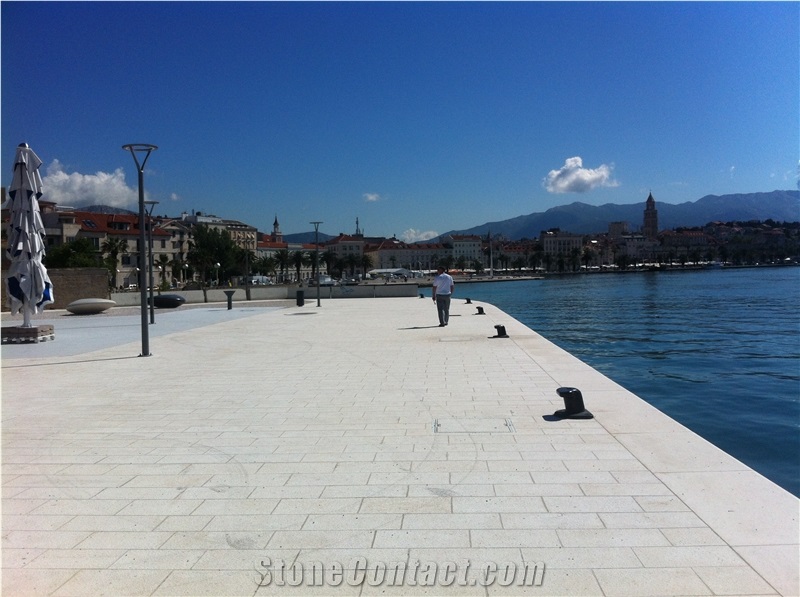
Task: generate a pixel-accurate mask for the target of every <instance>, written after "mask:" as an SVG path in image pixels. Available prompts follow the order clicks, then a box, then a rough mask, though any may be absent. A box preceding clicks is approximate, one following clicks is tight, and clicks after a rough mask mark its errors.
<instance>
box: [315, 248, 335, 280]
mask: <svg viewBox="0 0 800 597" xmlns="http://www.w3.org/2000/svg"><path fill="white" fill-rule="evenodd" d="M319 258H320V260H321V261H322V263H324V264H325V273H326V274H328V275H329V276H330V275H331V271H332V270H333V265H334V264H335V263H336V259H337V258H338V256H337V255H336V251H331V250H330V249H327V250H326V251H325V252H324V253H323V254H322V255H320V256H319Z"/></svg>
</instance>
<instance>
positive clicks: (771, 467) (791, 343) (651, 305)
mask: <svg viewBox="0 0 800 597" xmlns="http://www.w3.org/2000/svg"><path fill="white" fill-rule="evenodd" d="M455 297H457V298H459V299H461V298H466V297H470V298H472V299H475V300H481V301H487V302H490V303H492V304H494V305H496V306H497V307H499V308H500V309H502V310H503V311H505V312H506V313H508V314H509V315H511V316H513V317H515V318H516V319H519V320H520V321H522V322H523V323H525V324H526V325H528V326H529V327H531V328H532V329H534V330H536V331H537V332H538V333H540V334H542V335H543V336H545V337H546V338H547V339H549V340H550V341H552V342H554V343H556V344H557V345H559V346H560V347H562V348H564V349H565V350H567V351H569V352H571V353H572V354H574V355H576V356H577V357H579V358H581V359H582V360H583V361H585V362H586V363H588V364H590V365H591V366H593V367H595V368H596V369H598V370H599V371H601V372H603V373H604V374H605V375H607V376H608V377H610V378H612V379H613V380H614V381H616V382H618V383H619V384H621V385H622V386H624V387H626V388H627V389H629V390H630V391H632V392H634V393H635V394H637V395H638V396H640V397H641V398H643V399H644V400H647V401H648V402H650V403H651V404H653V405H654V406H655V407H657V408H659V409H660V410H662V411H663V412H665V413H666V414H668V415H669V416H671V417H672V418H674V419H675V420H677V421H679V422H680V423H682V424H683V425H685V426H686V427H689V428H690V429H692V430H693V431H695V432H696V433H698V434H699V435H701V436H703V437H704V438H706V439H707V440H709V441H710V442H712V443H714V444H715V445H717V446H718V447H720V448H721V449H723V450H725V451H726V452H728V453H729V454H732V455H733V456H735V457H736V458H738V459H739V460H741V461H742V462H744V463H745V464H747V465H748V466H750V467H751V468H753V469H755V470H757V471H758V472H760V473H761V474H763V475H764V476H766V477H768V478H769V479H771V480H772V481H774V482H775V483H777V484H778V485H780V486H781V487H784V488H785V489H787V490H788V491H790V492H792V493H793V494H794V495H798V496H800V342H798V338H800V268H798V267H773V268H769V267H764V268H746V269H725V268H723V269H714V270H695V271H687V272H658V273H656V272H653V273H648V272H642V273H639V274H635V275H625V274H608V275H571V276H563V277H549V278H547V279H544V280H531V281H520V282H517V283H509V284H493V283H486V284H481V283H477V284H468V285H467V284H464V285H461V287H460V288H459V287H458V286H457V287H456V294H455ZM454 300H455V299H454ZM582 390H583V391H584V396H586V398H587V401H589V404H588V405H587V406H588V407H589V408H591V403H590V401H591V388H582Z"/></svg>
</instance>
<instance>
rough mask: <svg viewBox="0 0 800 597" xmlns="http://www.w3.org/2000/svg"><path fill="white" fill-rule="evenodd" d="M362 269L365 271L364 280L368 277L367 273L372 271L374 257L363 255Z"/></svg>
mask: <svg viewBox="0 0 800 597" xmlns="http://www.w3.org/2000/svg"><path fill="white" fill-rule="evenodd" d="M360 265H361V268H362V269H363V270H364V276H363V277H364V278H366V277H367V272H368V271H369V270H371V269H372V257H371V256H370V255H369V254H367V253H362V255H361V264H360Z"/></svg>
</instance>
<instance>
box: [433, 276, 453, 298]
mask: <svg viewBox="0 0 800 597" xmlns="http://www.w3.org/2000/svg"><path fill="white" fill-rule="evenodd" d="M453 286H454V284H453V278H452V277H451V276H450V274H447V273H441V274H439V275H438V276H436V277H435V278H434V279H433V293H434V295H437V294H441V295H442V296H444V295H445V294H450V293H452V292H453Z"/></svg>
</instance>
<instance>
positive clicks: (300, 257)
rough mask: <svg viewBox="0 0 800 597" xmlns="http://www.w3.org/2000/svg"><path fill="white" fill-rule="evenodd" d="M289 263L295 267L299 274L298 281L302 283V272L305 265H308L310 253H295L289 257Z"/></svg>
mask: <svg viewBox="0 0 800 597" xmlns="http://www.w3.org/2000/svg"><path fill="white" fill-rule="evenodd" d="M289 262H290V263H291V264H292V265H293V266H294V268H295V271H296V272H297V281H298V282H299V281H300V270H301V269H302V267H303V266H304V265H308V253H306V252H305V251H294V252H292V254H291V255H290V256H289Z"/></svg>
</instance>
